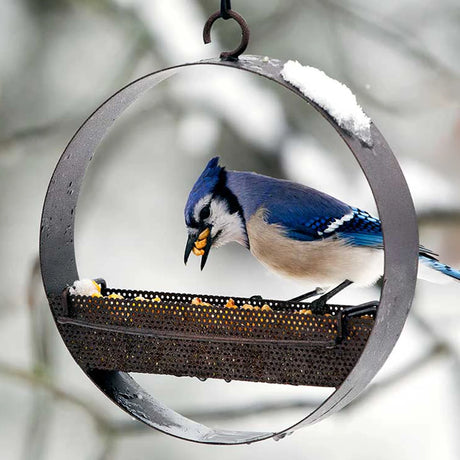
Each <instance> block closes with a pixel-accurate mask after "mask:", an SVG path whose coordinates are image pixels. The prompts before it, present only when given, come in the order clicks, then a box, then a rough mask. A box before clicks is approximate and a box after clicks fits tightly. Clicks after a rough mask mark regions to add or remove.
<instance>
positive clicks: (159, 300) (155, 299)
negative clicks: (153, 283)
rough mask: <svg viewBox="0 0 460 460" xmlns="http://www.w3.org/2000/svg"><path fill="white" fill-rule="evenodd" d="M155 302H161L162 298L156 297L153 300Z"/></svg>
mask: <svg viewBox="0 0 460 460" xmlns="http://www.w3.org/2000/svg"><path fill="white" fill-rule="evenodd" d="M153 301H154V302H161V299H160V297H158V296H156V297H155V298H154V299H153Z"/></svg>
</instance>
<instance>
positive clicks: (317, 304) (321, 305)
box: [310, 280, 353, 315]
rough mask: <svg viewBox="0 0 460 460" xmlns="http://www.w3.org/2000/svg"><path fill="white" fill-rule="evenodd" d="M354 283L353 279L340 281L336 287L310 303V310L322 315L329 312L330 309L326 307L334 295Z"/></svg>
mask: <svg viewBox="0 0 460 460" xmlns="http://www.w3.org/2000/svg"><path fill="white" fill-rule="evenodd" d="M352 283H353V281H349V280H345V281H344V282H343V283H340V284H339V285H338V286H336V287H335V288H333V289H331V290H330V291H327V292H326V293H325V294H323V295H322V296H321V297H318V298H317V299H316V300H314V301H313V302H312V303H311V304H310V310H311V311H312V312H313V313H317V314H320V315H323V314H325V313H328V311H329V310H328V308H327V307H326V304H327V301H328V300H329V299H331V298H332V297H334V296H335V295H336V294H338V293H339V292H340V291H343V290H344V289H345V288H346V287H348V286H350V284H352Z"/></svg>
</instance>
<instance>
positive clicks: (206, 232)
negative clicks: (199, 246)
mask: <svg viewBox="0 0 460 460" xmlns="http://www.w3.org/2000/svg"><path fill="white" fill-rule="evenodd" d="M208 236H209V228H205V229H204V230H203V231H202V232H201V233H200V234H199V235H198V239H199V240H204V239H206V238H207V237H208Z"/></svg>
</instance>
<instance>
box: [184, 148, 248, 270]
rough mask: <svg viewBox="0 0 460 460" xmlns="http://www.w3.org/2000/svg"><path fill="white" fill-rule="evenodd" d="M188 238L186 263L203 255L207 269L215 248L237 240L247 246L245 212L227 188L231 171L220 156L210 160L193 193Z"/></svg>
mask: <svg viewBox="0 0 460 460" xmlns="http://www.w3.org/2000/svg"><path fill="white" fill-rule="evenodd" d="M184 214H185V224H186V226H187V231H188V240H187V245H186V247H185V254H184V263H185V264H186V263H187V260H188V258H189V256H190V253H191V252H192V251H193V253H194V254H195V255H196V256H201V269H203V268H204V266H205V264H206V261H207V259H208V255H209V251H210V249H211V247H219V246H223V245H224V244H226V243H229V242H230V241H237V242H238V243H240V244H243V245H245V246H247V244H248V243H247V241H248V239H247V233H246V225H245V220H244V215H243V211H242V209H241V206H240V204H239V202H238V199H237V197H236V196H235V195H234V194H233V192H231V191H230V189H229V188H228V187H227V171H226V170H225V168H223V167H221V166H219V158H218V157H215V158H213V159H212V160H210V161H209V163H208V164H207V165H206V167H205V168H204V171H203V172H202V173H201V175H200V177H199V178H198V180H197V181H196V182H195V185H194V186H193V188H192V191H191V192H190V195H189V197H188V200H187V204H186V206H185V211H184Z"/></svg>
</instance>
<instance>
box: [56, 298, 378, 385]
mask: <svg viewBox="0 0 460 460" xmlns="http://www.w3.org/2000/svg"><path fill="white" fill-rule="evenodd" d="M111 293H116V294H120V295H122V296H123V297H124V299H109V298H107V297H100V298H97V297H83V296H71V297H69V311H68V312H67V314H64V315H62V316H60V317H59V318H58V323H59V324H60V329H61V334H62V335H63V337H64V340H65V341H66V344H67V346H68V347H69V349H70V351H71V353H72V354H73V355H74V357H75V359H76V360H77V361H78V362H79V363H80V365H82V366H83V367H84V368H87V369H104V370H121V371H126V372H142V373H154V374H171V375H176V376H194V377H198V378H201V379H204V378H220V379H225V380H246V381H256V382H268V383H284V384H293V385H315V386H338V385H339V384H340V383H341V382H342V381H343V380H344V379H345V378H346V376H347V375H348V373H349V372H350V371H351V369H352V368H353V366H354V365H355V363H356V361H357V360H358V358H359V356H360V354H361V351H362V349H363V348H364V345H365V343H366V341H367V338H368V336H369V333H370V331H371V329H372V326H373V319H372V318H367V317H366V318H353V319H350V320H349V328H348V331H349V333H348V336H347V338H346V339H345V340H344V341H343V343H341V344H340V345H336V344H335V337H336V334H337V317H336V314H337V312H338V311H339V310H340V309H342V308H343V307H341V306H328V308H329V311H328V315H331V316H325V315H307V314H304V313H300V312H299V310H301V309H305V308H308V304H305V303H291V302H283V301H276V300H265V299H245V298H233V299H234V301H235V304H236V305H237V306H242V305H243V304H245V303H249V304H251V305H254V306H255V305H258V306H262V305H264V304H268V305H269V306H270V307H271V309H272V311H261V310H257V311H256V310H243V309H240V308H236V309H230V308H225V307H224V306H225V304H226V303H227V301H228V300H229V298H228V297H219V296H209V295H193V294H177V293H165V292H147V291H129V290H119V289H108V290H107V294H111ZM138 296H142V297H144V298H145V299H147V300H145V301H142V300H135V297H138ZM156 297H159V298H161V299H162V300H161V301H160V302H158V301H154V300H153V299H154V298H156ZM194 297H200V298H201V300H202V301H204V302H207V303H210V304H211V305H212V306H198V305H191V301H192V299H193V298H194Z"/></svg>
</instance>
